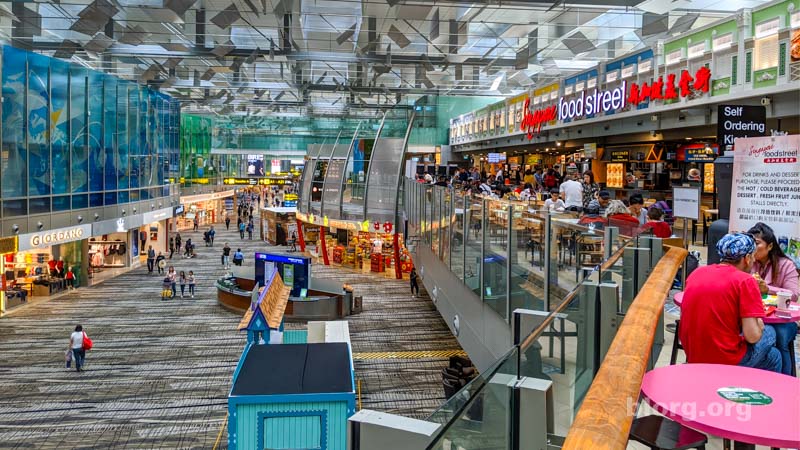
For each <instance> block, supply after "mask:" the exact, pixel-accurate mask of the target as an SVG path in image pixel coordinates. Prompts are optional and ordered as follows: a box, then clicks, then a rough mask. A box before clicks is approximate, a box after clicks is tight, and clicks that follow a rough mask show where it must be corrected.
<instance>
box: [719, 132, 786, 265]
mask: <svg viewBox="0 0 800 450" xmlns="http://www.w3.org/2000/svg"><path fill="white" fill-rule="evenodd" d="M799 154H800V135H791V136H769V137H753V138H740V139H736V144H735V152H734V156H733V182H732V188H731V211H730V230H731V231H747V230H748V229H750V227H752V226H753V225H755V224H756V223H757V222H763V223H765V224H767V225H769V226H770V227H772V229H773V231H774V232H775V237H776V238H777V239H778V245H779V246H780V247H781V249H782V250H783V251H784V253H785V254H786V256H788V257H789V258H791V259H792V260H794V263H795V265H796V266H798V267H800V220H798V219H800V162H799V161H800V158H798V156H799Z"/></svg>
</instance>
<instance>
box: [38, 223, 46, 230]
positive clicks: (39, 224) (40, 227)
mask: <svg viewBox="0 0 800 450" xmlns="http://www.w3.org/2000/svg"><path fill="white" fill-rule="evenodd" d="M36 228H38V229H40V230H41V229H42V228H44V224H43V223H42V222H36Z"/></svg>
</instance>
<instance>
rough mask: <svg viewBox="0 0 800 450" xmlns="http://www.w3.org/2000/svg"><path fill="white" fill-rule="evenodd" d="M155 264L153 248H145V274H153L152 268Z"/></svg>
mask: <svg viewBox="0 0 800 450" xmlns="http://www.w3.org/2000/svg"><path fill="white" fill-rule="evenodd" d="M155 264H156V251H155V250H153V246H152V245H151V246H149V247H148V248H147V273H153V267H154V266H155Z"/></svg>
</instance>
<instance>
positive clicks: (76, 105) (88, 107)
mask: <svg viewBox="0 0 800 450" xmlns="http://www.w3.org/2000/svg"><path fill="white" fill-rule="evenodd" d="M0 83H2V95H3V103H2V157H0V194H2V195H1V197H2V199H1V202H0V214H1V215H2V216H3V217H14V216H24V215H28V214H45V213H51V212H61V211H68V210H71V209H82V208H88V207H100V206H108V205H116V204H119V203H127V202H133V201H138V200H145V199H151V198H158V197H163V196H167V195H168V193H169V186H168V185H167V184H166V183H168V182H169V180H170V179H176V178H177V175H178V174H177V168H178V164H177V162H178V158H179V150H178V148H179V129H178V127H179V124H180V103H179V102H178V101H177V100H174V99H172V98H171V97H169V96H167V95H164V94H161V93H159V92H156V91H152V90H150V89H149V88H147V87H144V86H140V85H138V84H136V83H133V82H130V81H126V80H121V79H118V78H115V77H113V76H110V75H107V74H104V73H101V72H95V71H92V70H88V69H86V68H84V67H82V66H79V65H76V64H71V63H69V62H66V61H62V60H58V59H55V58H49V57H46V56H42V55H39V54H36V53H30V52H27V51H24V50H19V49H16V48H13V47H10V46H4V47H3V48H2V75H1V76H0Z"/></svg>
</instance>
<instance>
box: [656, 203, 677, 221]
mask: <svg viewBox="0 0 800 450" xmlns="http://www.w3.org/2000/svg"><path fill="white" fill-rule="evenodd" d="M653 206H655V207H656V208H658V209H660V210H661V211H664V222H667V223H668V224H670V225H672V224H673V223H675V218H674V217H672V208H670V207H669V205H668V204H667V202H665V201H664V200H659V201H657V202H656V203H655V204H654V205H653Z"/></svg>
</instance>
